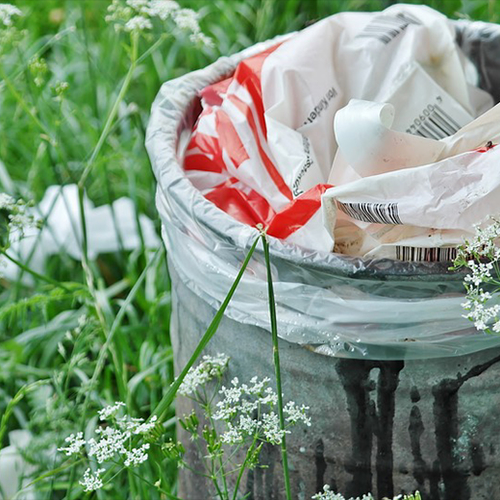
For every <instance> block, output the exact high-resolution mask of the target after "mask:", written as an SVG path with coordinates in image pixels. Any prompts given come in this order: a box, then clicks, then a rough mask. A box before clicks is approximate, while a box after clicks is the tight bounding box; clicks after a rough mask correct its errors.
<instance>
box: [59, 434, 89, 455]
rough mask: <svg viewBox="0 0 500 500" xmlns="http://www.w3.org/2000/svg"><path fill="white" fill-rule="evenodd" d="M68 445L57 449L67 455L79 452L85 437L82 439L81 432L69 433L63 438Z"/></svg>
mask: <svg viewBox="0 0 500 500" xmlns="http://www.w3.org/2000/svg"><path fill="white" fill-rule="evenodd" d="M64 441H65V442H66V443H68V446H67V447H65V448H58V449H57V451H63V452H65V453H66V455H67V456H68V457H69V456H71V455H76V454H78V453H81V451H82V448H83V447H84V446H85V443H86V441H85V439H83V432H78V433H77V434H71V435H69V436H68V437H67V438H66V439H65V440H64Z"/></svg>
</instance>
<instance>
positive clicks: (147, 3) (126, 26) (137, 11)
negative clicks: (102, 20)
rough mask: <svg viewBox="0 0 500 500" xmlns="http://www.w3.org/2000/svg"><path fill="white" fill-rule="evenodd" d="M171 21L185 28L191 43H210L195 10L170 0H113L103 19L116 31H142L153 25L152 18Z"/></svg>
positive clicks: (176, 25) (149, 29)
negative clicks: (184, 7) (112, 25)
mask: <svg viewBox="0 0 500 500" xmlns="http://www.w3.org/2000/svg"><path fill="white" fill-rule="evenodd" d="M154 19H158V20H160V21H162V22H166V21H171V22H172V23H173V26H174V27H175V28H177V29H179V30H181V31H185V32H188V33H189V34H190V39H191V41H192V42H194V43H199V44H202V45H206V46H212V45H213V42H212V40H211V39H210V38H209V37H208V36H206V35H205V34H204V33H203V32H202V31H201V28H200V24H199V18H198V13H197V12H196V11H194V10H192V9H183V8H181V6H180V5H179V4H178V3H177V2H175V1H173V0H125V1H124V0H113V3H112V4H111V5H110V6H109V7H108V15H107V16H106V21H107V22H108V23H112V24H114V26H115V29H116V30H117V31H126V32H129V33H132V32H137V33H143V32H147V31H151V30H152V29H153V20H154Z"/></svg>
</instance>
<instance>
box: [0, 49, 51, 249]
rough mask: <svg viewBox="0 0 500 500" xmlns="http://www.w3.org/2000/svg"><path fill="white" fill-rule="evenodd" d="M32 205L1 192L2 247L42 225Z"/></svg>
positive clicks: (0, 244)
mask: <svg viewBox="0 0 500 500" xmlns="http://www.w3.org/2000/svg"><path fill="white" fill-rule="evenodd" d="M0 45H1V43H0ZM30 205H31V203H26V202H25V201H24V200H21V199H19V200H16V199H15V198H13V197H12V196H10V195H8V194H5V193H0V247H4V248H5V247H8V246H9V244H10V242H12V240H13V239H14V238H21V237H22V236H23V235H24V232H25V230H27V229H29V228H32V227H38V226H40V224H41V221H39V220H37V219H36V218H35V217H34V216H33V215H32V214H31V213H30V210H29V207H30Z"/></svg>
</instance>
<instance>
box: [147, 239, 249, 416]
mask: <svg viewBox="0 0 500 500" xmlns="http://www.w3.org/2000/svg"><path fill="white" fill-rule="evenodd" d="M258 242H259V238H256V239H255V242H254V243H253V245H252V246H251V248H250V250H249V251H248V254H247V256H246V257H245V260H244V262H243V265H242V266H241V269H240V272H239V273H238V276H237V277H236V279H235V280H234V283H233V285H232V286H231V289H230V290H229V292H228V294H227V296H226V298H225V299H224V302H222V304H221V306H220V308H219V310H218V311H217V313H216V315H215V317H214V319H213V320H212V323H210V326H209V327H208V329H207V331H206V332H205V334H204V335H203V337H202V338H201V340H200V342H199V344H198V345H197V346H196V349H195V350H194V352H193V355H192V356H191V358H190V359H189V361H188V362H187V363H186V366H185V367H184V369H183V370H182V372H181V373H180V374H179V376H178V377H177V378H176V379H175V380H174V381H173V382H172V384H171V385H170V388H169V390H168V391H167V393H166V394H165V395H164V396H163V398H162V400H161V401H160V402H159V403H158V405H157V407H156V408H155V410H154V412H153V415H156V416H157V417H158V419H159V420H160V422H163V421H164V420H165V418H166V416H167V412H168V409H169V407H170V405H171V404H172V401H173V400H174V398H175V395H176V394H177V391H178V390H179V387H180V385H181V384H182V381H183V380H184V377H185V376H186V374H187V372H188V371H189V369H190V368H191V367H192V366H193V364H194V363H195V362H196V360H197V359H198V358H199V356H200V354H201V352H202V351H203V349H205V347H206V346H207V344H208V343H209V342H210V339H211V338H212V337H213V336H214V334H215V332H216V331H217V328H218V327H219V324H220V322H221V320H222V317H223V316H224V312H225V311H226V309H227V306H228V304H229V302H231V299H232V298H233V295H234V292H235V291H236V289H237V288H238V285H239V283H240V281H241V278H242V277H243V274H244V273H245V269H246V268H247V266H248V263H249V262H250V259H251V258H252V255H253V252H254V250H255V248H256V246H257V244H258Z"/></svg>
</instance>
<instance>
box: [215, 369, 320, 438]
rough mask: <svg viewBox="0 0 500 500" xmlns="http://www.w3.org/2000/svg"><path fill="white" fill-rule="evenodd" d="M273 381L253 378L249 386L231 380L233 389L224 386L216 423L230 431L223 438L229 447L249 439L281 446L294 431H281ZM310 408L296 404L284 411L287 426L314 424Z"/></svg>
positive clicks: (221, 391) (236, 380) (290, 405)
mask: <svg viewBox="0 0 500 500" xmlns="http://www.w3.org/2000/svg"><path fill="white" fill-rule="evenodd" d="M269 382H270V379H269V378H268V377H265V378H263V379H261V380H259V379H258V377H253V378H252V379H251V380H250V383H249V384H240V382H239V380H238V378H236V377H235V378H233V379H232V380H231V385H230V386H229V387H226V386H222V388H221V390H220V391H219V394H221V396H222V399H221V400H220V401H219V402H218V403H217V404H216V408H217V410H216V412H215V413H214V415H213V419H214V420H220V421H223V422H225V423H226V426H227V430H226V431H225V432H224V433H223V434H222V435H221V440H222V442H223V443H225V444H237V443H241V442H243V441H244V440H245V439H246V438H247V437H253V438H255V437H256V436H257V437H258V439H259V440H260V441H265V442H269V443H272V444H281V442H282V441H283V437H284V436H285V434H288V433H289V432H290V431H289V430H288V429H281V427H280V421H279V417H278V414H277V413H276V412H275V411H274V407H275V406H276V405H277V403H278V395H277V394H276V392H275V391H274V390H273V389H272V388H271V387H269ZM308 409H309V408H308V407H307V406H304V405H302V406H300V407H299V406H297V405H296V404H295V403H294V402H293V401H291V402H289V403H287V404H286V405H285V407H284V408H283V413H284V416H285V420H286V422H287V427H289V426H291V425H295V424H296V423H298V422H299V421H301V422H303V423H304V424H306V425H311V422H310V418H309V417H308V416H307V414H306V412H307V410H308Z"/></svg>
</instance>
